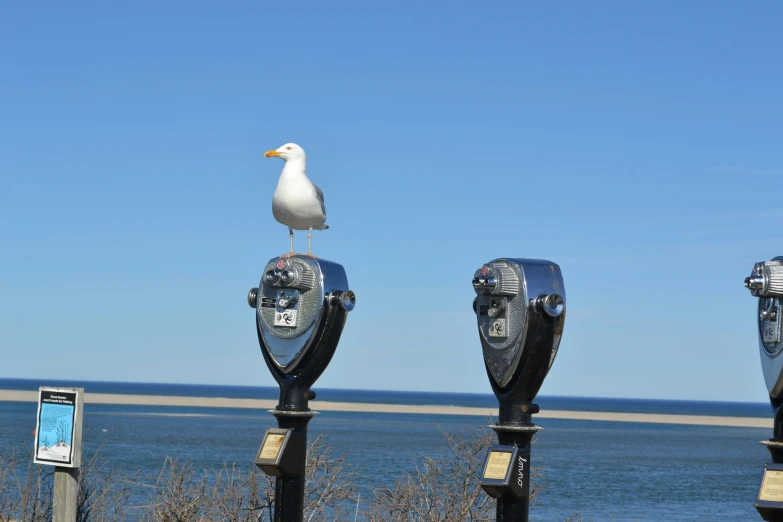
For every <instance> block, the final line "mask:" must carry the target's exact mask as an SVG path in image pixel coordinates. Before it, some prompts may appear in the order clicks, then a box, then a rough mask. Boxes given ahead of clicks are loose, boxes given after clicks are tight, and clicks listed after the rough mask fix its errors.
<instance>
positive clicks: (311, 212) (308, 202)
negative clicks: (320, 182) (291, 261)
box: [264, 143, 329, 258]
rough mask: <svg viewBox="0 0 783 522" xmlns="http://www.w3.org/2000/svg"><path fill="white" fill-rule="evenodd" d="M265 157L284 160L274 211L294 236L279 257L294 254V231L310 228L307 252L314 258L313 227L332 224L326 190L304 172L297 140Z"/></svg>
mask: <svg viewBox="0 0 783 522" xmlns="http://www.w3.org/2000/svg"><path fill="white" fill-rule="evenodd" d="M264 156H265V157H267V158H282V159H283V160H285V166H284V167H283V172H281V173H280V180H279V181H278V182H277V188H276V189H275V195H274V196H273V197H272V214H273V215H274V216H275V219H276V220H277V221H278V222H279V223H282V224H283V225H286V226H287V227H288V234H289V235H290V237H291V252H289V253H287V254H283V255H282V256H280V257H285V258H290V257H293V256H295V255H296V252H294V230H307V231H308V232H307V255H308V256H310V257H313V258H315V256H314V255H313V253H312V249H311V246H310V244H311V242H312V240H313V230H326V229H327V228H329V226H328V225H326V223H325V222H326V207H325V206H324V193H323V192H321V189H320V188H318V186H317V185H316V184H315V183H313V182H312V181H310V179H309V178H308V177H307V175H306V174H305V165H306V163H307V156H306V155H305V151H304V149H303V148H302V147H300V146H299V145H297V144H296V143H286V144H285V145H283V146H282V147H280V148H278V149H275V150H268V151H266V152H265V153H264Z"/></svg>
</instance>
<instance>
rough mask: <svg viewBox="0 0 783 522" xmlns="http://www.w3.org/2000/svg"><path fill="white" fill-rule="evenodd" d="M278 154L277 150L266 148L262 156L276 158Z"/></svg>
mask: <svg viewBox="0 0 783 522" xmlns="http://www.w3.org/2000/svg"><path fill="white" fill-rule="evenodd" d="M278 156H280V153H279V152H277V151H276V150H268V151H266V152H264V157H266V158H276V157H278Z"/></svg>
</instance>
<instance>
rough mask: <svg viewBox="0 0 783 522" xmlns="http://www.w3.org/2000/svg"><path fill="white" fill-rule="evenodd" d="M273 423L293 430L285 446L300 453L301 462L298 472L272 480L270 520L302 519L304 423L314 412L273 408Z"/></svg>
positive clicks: (288, 520)
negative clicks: (273, 498)
mask: <svg viewBox="0 0 783 522" xmlns="http://www.w3.org/2000/svg"><path fill="white" fill-rule="evenodd" d="M272 414H273V415H274V416H275V417H276V418H277V425H278V427H280V428H282V429H290V430H293V432H292V433H291V437H290V439H289V442H288V444H289V447H288V448H286V451H287V452H288V451H291V452H292V453H293V454H295V455H300V456H301V459H302V462H301V466H299V469H301V470H302V473H301V475H299V474H297V475H292V476H287V477H277V479H275V514H274V522H302V521H303V520H304V503H305V483H306V477H305V471H304V470H305V463H306V462H307V423H309V422H310V419H312V418H313V416H314V415H315V412H314V411H281V410H274V411H273V412H272Z"/></svg>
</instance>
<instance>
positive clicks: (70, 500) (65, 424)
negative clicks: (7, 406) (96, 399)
mask: <svg viewBox="0 0 783 522" xmlns="http://www.w3.org/2000/svg"><path fill="white" fill-rule="evenodd" d="M83 403H84V388H51V387H47V386H42V387H41V388H40V389H39V390H38V416H37V417H36V424H35V450H34V451H35V452H34V456H33V462H35V463H36V464H44V465H48V466H55V468H54V507H53V510H52V522H75V521H76V499H77V498H78V495H79V467H80V466H81V460H82V410H83Z"/></svg>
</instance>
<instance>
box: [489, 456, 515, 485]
mask: <svg viewBox="0 0 783 522" xmlns="http://www.w3.org/2000/svg"><path fill="white" fill-rule="evenodd" d="M510 462H511V453H506V452H505V451H491V452H490V453H489V458H488V459H487V465H486V467H485V468H484V478H486V479H493V480H503V479H504V478H506V473H508V465H509V463H510Z"/></svg>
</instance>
